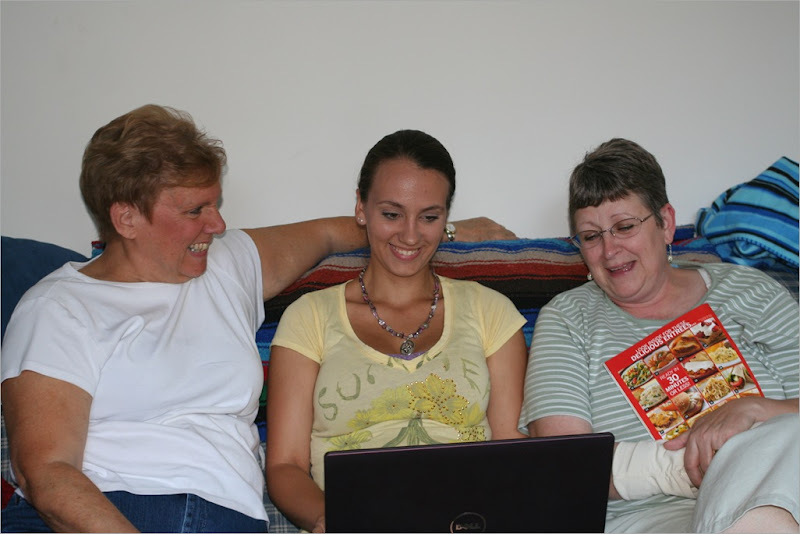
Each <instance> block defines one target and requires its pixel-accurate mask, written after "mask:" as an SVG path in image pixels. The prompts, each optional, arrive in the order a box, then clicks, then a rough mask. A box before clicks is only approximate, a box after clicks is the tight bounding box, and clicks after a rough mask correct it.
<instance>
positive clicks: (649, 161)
mask: <svg viewBox="0 0 800 534" xmlns="http://www.w3.org/2000/svg"><path fill="white" fill-rule="evenodd" d="M632 193H633V194H636V195H638V196H639V198H640V199H641V200H642V202H643V203H644V205H645V206H647V208H648V209H649V210H650V211H651V212H652V213H653V214H654V215H655V218H656V222H657V224H658V225H659V226H662V225H663V224H664V220H663V218H662V217H661V213H660V210H661V208H663V207H664V205H665V204H667V203H668V202H669V199H668V198H667V186H666V181H665V180H664V172H663V171H662V170H661V165H659V164H658V161H656V158H655V157H654V156H653V155H652V154H651V153H650V152H648V151H647V150H645V149H644V148H642V147H641V146H639V145H638V144H636V143H634V142H633V141H629V140H627V139H621V138H614V139H611V140H610V141H606V142H605V143H603V144H601V145H600V146H598V147H597V148H595V149H594V150H593V151H591V152H588V153H587V154H586V156H585V157H584V159H583V161H582V162H581V163H579V164H578V166H577V167H575V169H574V170H573V171H572V175H571V176H570V179H569V227H570V233H575V212H577V211H578V210H579V209H582V208H587V207H590V206H599V205H600V204H602V203H603V202H606V201H614V200H620V199H622V198H625V197H627V196H628V195H630V194H632Z"/></svg>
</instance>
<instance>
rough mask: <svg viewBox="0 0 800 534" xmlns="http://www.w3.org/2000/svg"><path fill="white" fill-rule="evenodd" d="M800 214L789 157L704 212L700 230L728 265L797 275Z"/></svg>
mask: <svg viewBox="0 0 800 534" xmlns="http://www.w3.org/2000/svg"><path fill="white" fill-rule="evenodd" d="M798 211H800V210H799V209H798V167H797V162H795V161H792V160H790V159H789V158H786V157H784V158H781V159H779V160H778V161H776V162H775V163H774V164H772V165H771V166H770V167H769V168H768V169H767V170H765V171H764V172H762V173H761V174H759V175H758V176H757V177H756V178H754V179H753V180H751V181H749V182H746V183H743V184H739V185H737V186H734V187H732V188H730V189H728V190H727V191H725V192H724V193H722V194H721V195H720V196H719V197H717V199H716V200H714V202H713V204H712V205H711V206H710V207H709V208H704V209H701V210H700V212H699V213H698V217H697V232H698V233H699V234H700V235H702V236H705V237H706V238H707V239H708V240H709V241H711V243H713V244H714V245H715V246H716V247H717V253H718V254H719V255H720V257H721V258H722V259H723V260H725V261H729V262H731V263H738V264H740V265H749V266H751V267H756V268H759V269H773V270H785V271H791V272H796V271H797V268H798V265H800V262H799V261H798V240H799V239H800V237H799V236H798Z"/></svg>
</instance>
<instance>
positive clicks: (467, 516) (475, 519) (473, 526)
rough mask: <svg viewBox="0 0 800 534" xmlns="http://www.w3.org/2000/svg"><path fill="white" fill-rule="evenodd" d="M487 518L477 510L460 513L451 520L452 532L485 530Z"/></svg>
mask: <svg viewBox="0 0 800 534" xmlns="http://www.w3.org/2000/svg"><path fill="white" fill-rule="evenodd" d="M485 531H486V519H485V518H484V517H483V516H482V515H481V514H477V513H475V512H464V513H463V514H459V515H457V516H456V518H455V519H453V520H452V521H451V522H450V532H485Z"/></svg>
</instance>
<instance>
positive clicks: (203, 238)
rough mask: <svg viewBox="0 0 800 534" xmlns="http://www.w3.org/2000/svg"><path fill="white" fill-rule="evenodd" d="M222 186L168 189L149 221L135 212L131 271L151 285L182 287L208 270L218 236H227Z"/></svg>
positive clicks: (156, 202) (156, 205) (160, 197)
mask: <svg viewBox="0 0 800 534" xmlns="http://www.w3.org/2000/svg"><path fill="white" fill-rule="evenodd" d="M221 196H222V187H221V185H220V184H219V182H218V183H216V184H215V185H213V186H210V187H168V188H166V189H164V190H163V191H161V193H160V194H159V195H158V197H157V198H156V201H155V203H154V204H153V209H152V213H151V217H150V220H148V219H147V218H146V217H145V216H144V215H142V214H141V213H140V212H138V210H136V209H135V208H131V209H132V210H133V214H132V225H131V227H132V229H133V230H134V232H133V233H132V234H131V237H133V239H132V240H131V241H130V243H131V247H130V250H131V251H132V252H131V260H132V263H133V265H132V267H133V268H134V269H135V270H136V273H137V277H138V278H139V279H141V280H146V281H150V282H166V283H182V282H186V281H188V280H190V279H192V278H197V277H198V276H200V275H202V274H203V273H204V272H205V271H206V265H207V258H208V248H209V246H210V245H211V241H212V240H213V237H214V234H221V233H222V232H224V231H225V221H224V220H223V219H222V216H221V215H220V213H219V203H220V199H221Z"/></svg>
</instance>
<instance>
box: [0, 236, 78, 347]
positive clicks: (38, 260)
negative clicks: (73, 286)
mask: <svg viewBox="0 0 800 534" xmlns="http://www.w3.org/2000/svg"><path fill="white" fill-rule="evenodd" d="M0 260H1V261H2V267H1V269H2V270H0V275H1V276H2V331H0V337H5V335H6V325H7V324H8V320H9V318H11V312H13V311H14V308H15V307H16V305H17V302H19V299H20V298H21V297H22V295H23V293H25V292H26V291H27V290H28V289H29V288H30V287H31V286H32V285H33V284H35V283H36V282H38V281H39V280H41V279H42V278H44V277H45V276H47V275H48V274H50V273H51V272H53V271H55V270H56V269H58V268H59V267H61V266H62V265H64V264H65V263H67V262H68V261H86V260H87V258H86V256H83V255H82V254H78V253H77V252H75V251H74V250H70V249H68V248H64V247H60V246H58V245H54V244H52V243H43V242H41V241H34V240H33V239H19V238H15V237H6V236H2V249H1V250H0Z"/></svg>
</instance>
